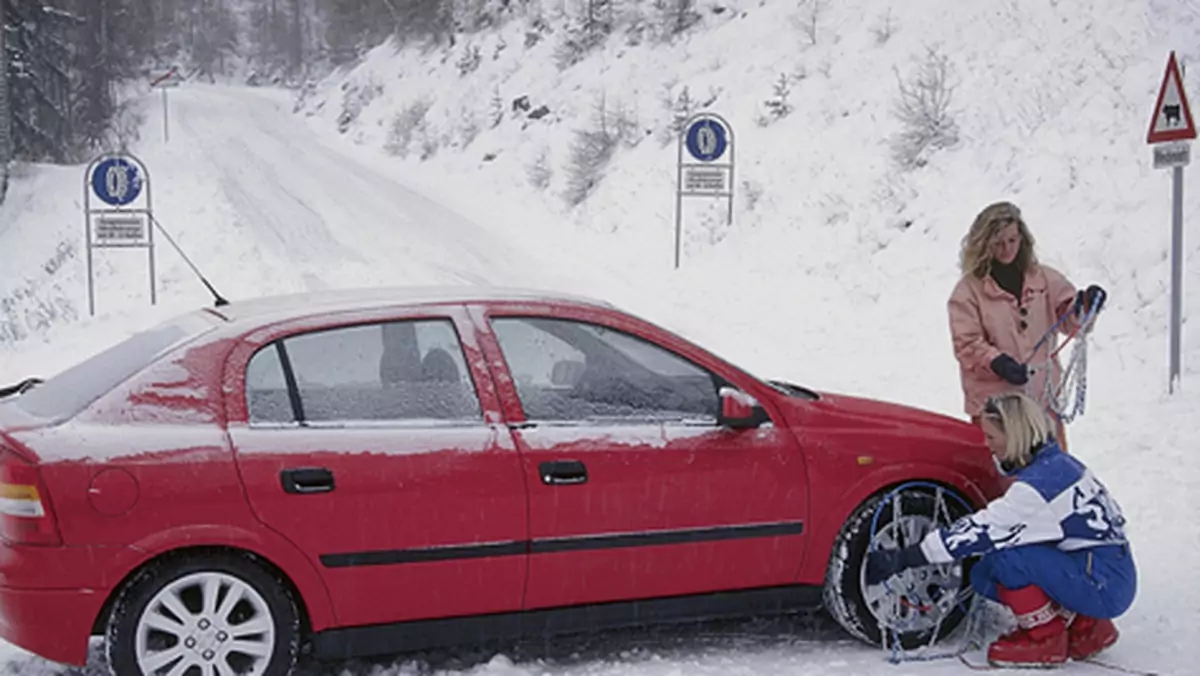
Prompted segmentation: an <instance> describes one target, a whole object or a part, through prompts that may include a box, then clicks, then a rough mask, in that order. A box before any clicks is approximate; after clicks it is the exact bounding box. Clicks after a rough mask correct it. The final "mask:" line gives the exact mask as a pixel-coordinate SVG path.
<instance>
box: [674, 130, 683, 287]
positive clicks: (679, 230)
mask: <svg viewBox="0 0 1200 676" xmlns="http://www.w3.org/2000/svg"><path fill="white" fill-rule="evenodd" d="M678 146H679V160H678V163H677V165H676V177H675V269H676V270H678V269H679V250H680V240H681V239H682V238H683V132H680V134H679V143H678Z"/></svg>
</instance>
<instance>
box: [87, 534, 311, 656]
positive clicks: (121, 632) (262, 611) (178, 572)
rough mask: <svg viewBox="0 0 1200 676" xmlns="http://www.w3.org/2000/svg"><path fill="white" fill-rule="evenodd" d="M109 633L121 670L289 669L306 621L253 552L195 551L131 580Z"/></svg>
mask: <svg viewBox="0 0 1200 676" xmlns="http://www.w3.org/2000/svg"><path fill="white" fill-rule="evenodd" d="M106 639H107V640H106V643H107V645H106V650H107V652H108V662H109V667H110V669H111V670H112V672H113V673H114V674H120V675H121V676H125V675H126V674H129V675H131V676H166V675H168V674H169V675H170V676H193V675H194V676H233V675H234V674H237V675H239V676H242V675H244V676H285V675H286V674H288V673H290V672H291V670H292V667H293V666H294V665H295V663H296V654H297V652H298V648H299V639H300V621H299V613H298V612H297V610H296V603H295V600H294V599H293V598H292V596H291V594H290V593H289V592H288V590H287V588H286V587H285V586H284V585H283V584H282V583H281V582H280V581H279V580H276V579H275V578H274V577H273V576H272V575H271V574H269V573H268V572H267V571H265V570H264V569H263V568H262V567H260V566H259V565H257V564H256V563H255V562H254V561H253V560H252V559H250V558H249V557H244V556H236V555H189V556H188V557H186V558H179V559H175V560H171V561H166V562H163V563H159V564H155V565H152V566H150V567H148V568H147V569H145V570H143V571H142V572H141V573H139V574H138V575H137V576H136V577H135V578H134V579H133V580H132V581H131V582H130V583H129V584H128V585H126V587H125V588H124V589H123V591H122V592H121V595H120V597H119V598H118V599H117V600H116V602H115V603H114V604H113V609H112V613H111V615H110V616H109V621H108V631H107V636H106Z"/></svg>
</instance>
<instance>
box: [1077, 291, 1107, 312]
mask: <svg viewBox="0 0 1200 676" xmlns="http://www.w3.org/2000/svg"><path fill="white" fill-rule="evenodd" d="M1082 295H1083V309H1084V310H1092V311H1094V312H1099V311H1100V308H1102V307H1104V300H1105V299H1106V298H1108V293H1107V292H1106V291H1105V290H1104V289H1103V288H1101V287H1100V285H1099V284H1093V285H1091V286H1089V287H1088V288H1087V291H1084V292H1082Z"/></svg>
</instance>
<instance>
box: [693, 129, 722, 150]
mask: <svg viewBox="0 0 1200 676" xmlns="http://www.w3.org/2000/svg"><path fill="white" fill-rule="evenodd" d="M696 145H697V146H699V148H700V153H701V154H702V155H712V154H713V152H715V151H716V149H717V133H716V132H714V131H713V130H712V127H711V126H704V127H700V130H699V131H698V132H697V133H696Z"/></svg>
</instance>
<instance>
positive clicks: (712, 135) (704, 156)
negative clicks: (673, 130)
mask: <svg viewBox="0 0 1200 676" xmlns="http://www.w3.org/2000/svg"><path fill="white" fill-rule="evenodd" d="M686 139H687V149H688V152H689V153H690V154H691V155H692V157H694V158H696V159H698V160H700V161H701V162H715V161H716V160H719V159H721V156H722V155H724V154H725V149H726V147H728V145H729V141H728V139H727V138H726V132H725V125H723V124H721V123H720V122H718V121H717V120H714V119H712V118H703V119H700V120H696V121H695V122H693V123H692V126H690V127H688V130H687V137H686Z"/></svg>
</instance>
